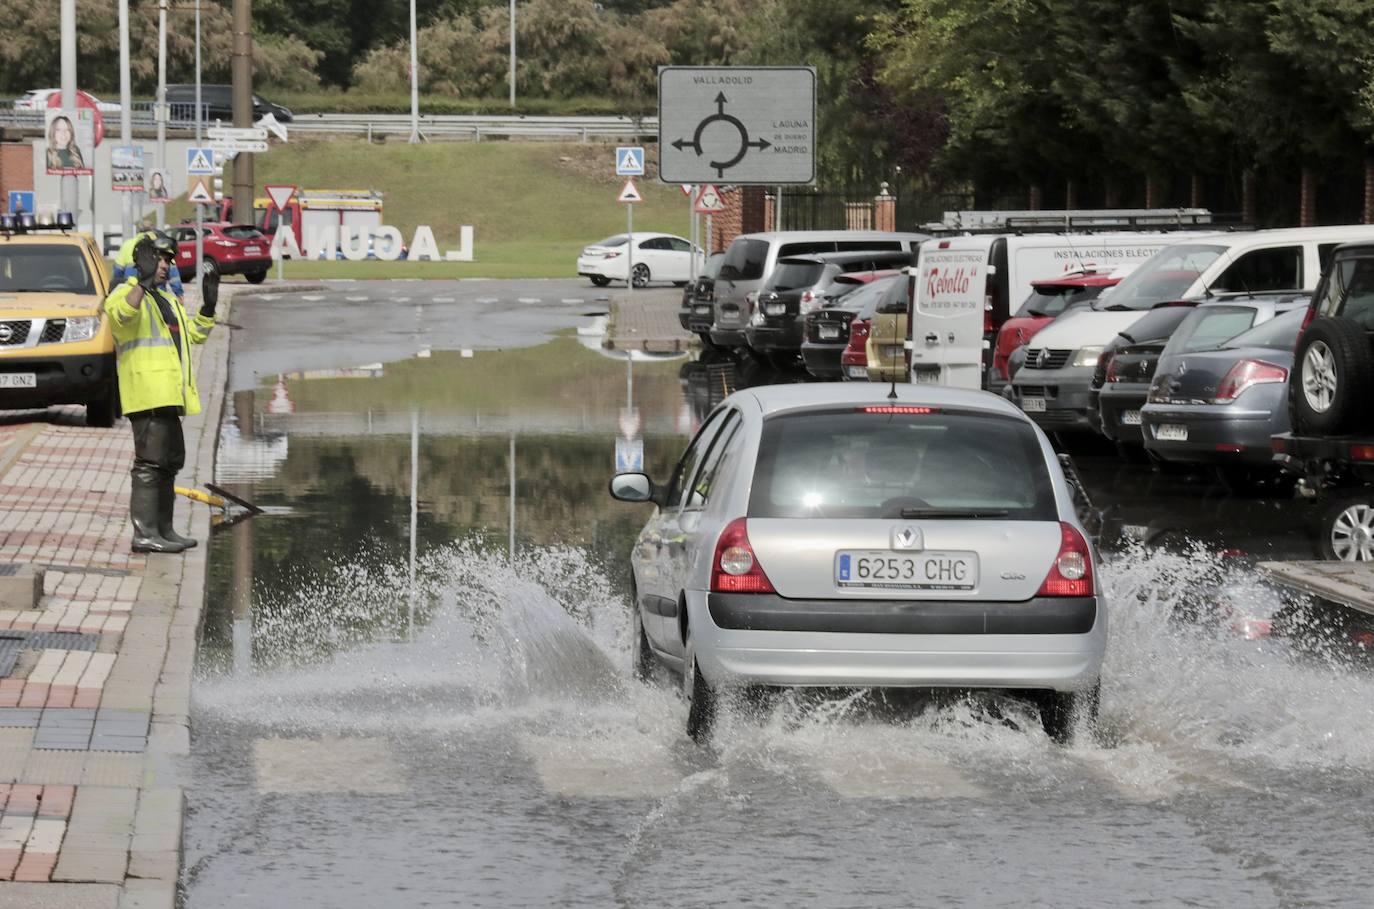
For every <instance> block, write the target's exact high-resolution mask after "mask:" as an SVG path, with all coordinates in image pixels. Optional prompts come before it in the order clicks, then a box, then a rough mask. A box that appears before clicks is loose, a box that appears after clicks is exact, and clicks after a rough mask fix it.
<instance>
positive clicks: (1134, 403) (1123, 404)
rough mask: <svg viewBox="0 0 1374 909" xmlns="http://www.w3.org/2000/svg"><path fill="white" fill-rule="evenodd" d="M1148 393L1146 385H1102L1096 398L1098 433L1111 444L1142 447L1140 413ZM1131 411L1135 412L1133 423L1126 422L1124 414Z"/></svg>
mask: <svg viewBox="0 0 1374 909" xmlns="http://www.w3.org/2000/svg"><path fill="white" fill-rule="evenodd" d="M1149 393H1150V388H1149V386H1148V385H1141V384H1138V383H1134V382H1132V383H1130V384H1123V383H1120V382H1117V383H1112V384H1108V385H1103V386H1102V390H1101V391H1100V392H1099V393H1098V397H1097V412H1098V414H1099V416H1100V418H1101V429H1100V430H1099V431H1100V432H1101V433H1102V434H1103V435H1104V436H1106V437H1107V438H1109V439H1111V440H1112V441H1113V442H1126V443H1128V444H1130V445H1143V444H1144V443H1145V436H1144V430H1143V429H1142V428H1141V424H1140V412H1141V409H1142V408H1143V407H1144V406H1145V399H1146V397H1147V396H1148V395H1149ZM1131 411H1134V412H1135V416H1136V420H1137V421H1136V422H1135V423H1127V422H1126V414H1127V413H1129V412H1131Z"/></svg>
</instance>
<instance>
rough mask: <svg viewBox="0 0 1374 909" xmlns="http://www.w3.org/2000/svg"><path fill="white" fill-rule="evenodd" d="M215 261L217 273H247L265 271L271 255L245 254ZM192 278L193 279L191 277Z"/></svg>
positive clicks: (269, 265) (270, 264) (269, 266)
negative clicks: (255, 255)
mask: <svg viewBox="0 0 1374 909" xmlns="http://www.w3.org/2000/svg"><path fill="white" fill-rule="evenodd" d="M215 261H216V263H217V264H218V265H219V273H220V274H222V275H249V274H253V273H254V272H259V271H267V270H268V269H269V268H271V267H272V257H271V256H261V257H258V258H252V257H248V256H245V257H243V258H241V259H227V260H219V259H216V260H215ZM192 280H193V281H194V280H195V279H194V278H192Z"/></svg>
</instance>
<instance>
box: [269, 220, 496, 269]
mask: <svg viewBox="0 0 1374 909" xmlns="http://www.w3.org/2000/svg"><path fill="white" fill-rule="evenodd" d="M473 248H474V247H473V231H472V225H470V224H464V225H462V226H461V227H459V228H458V248H457V249H448V250H442V251H441V250H440V249H439V243H438V241H437V240H436V239H435V238H434V230H433V229H432V228H431V227H430V226H429V225H428V224H421V225H420V226H419V227H417V228H415V234H414V236H413V237H412V238H411V241H410V247H409V249H408V250H407V248H406V246H405V239H404V236H403V235H402V234H401V231H400V229H399V228H396V227H393V226H391V225H390V224H383V225H381V226H380V227H365V226H358V227H352V226H350V225H347V224H343V225H329V226H327V227H308V228H306V230H305V248H304V249H301V244H300V243H299V242H298V241H297V239H296V235H295V233H294V232H293V231H291V230H289V229H278V230H277V232H276V233H275V234H273V235H272V248H271V256H272V258H273V259H281V258H283V257H284V258H287V259H302V258H310V259H326V260H329V259H334V258H336V254H337V255H341V256H342V257H343V258H344V259H347V260H348V261H351V262H361V261H363V260H365V259H381V260H382V261H385V262H395V261H397V260H399V259H402V258H405V259H407V260H409V261H411V262H471V261H472V257H473Z"/></svg>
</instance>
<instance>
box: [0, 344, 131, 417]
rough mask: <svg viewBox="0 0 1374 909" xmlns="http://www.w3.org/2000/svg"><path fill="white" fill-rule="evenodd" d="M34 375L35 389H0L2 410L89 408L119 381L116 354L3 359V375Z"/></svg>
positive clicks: (0, 366) (1, 366) (0, 363)
mask: <svg viewBox="0 0 1374 909" xmlns="http://www.w3.org/2000/svg"><path fill="white" fill-rule="evenodd" d="M29 372H31V373H34V375H35V381H36V383H37V385H36V387H34V388H0V410H24V409H27V408H31V407H50V406H52V405H54V404H85V403H87V402H89V401H93V400H96V399H98V398H100V397H101V396H103V395H105V394H107V393H108V392H109V389H110V385H111V383H113V382H115V381H117V380H116V378H115V358H114V354H113V353H108V354H89V355H84V356H71V357H25V358H22V359H21V358H10V357H6V358H4V359H0V373H29Z"/></svg>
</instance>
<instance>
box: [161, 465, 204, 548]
mask: <svg viewBox="0 0 1374 909" xmlns="http://www.w3.org/2000/svg"><path fill="white" fill-rule="evenodd" d="M157 492H158V496H157V532H158V535H159V536H160V537H162V538H163V539H164V540H167V541H168V542H171V543H178V544H180V545H181V546H182V547H183V548H185V549H195V548H196V541H195V540H193V539H191V538H190V537H183V536H182V535H181V534H179V533H177V532H176V531H175V530H173V529H172V507H173V506H174V505H176V501H177V490H176V480H174V479H172V480H165V481H163V483H162V484H161V485H160V486H158V489H157Z"/></svg>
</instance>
